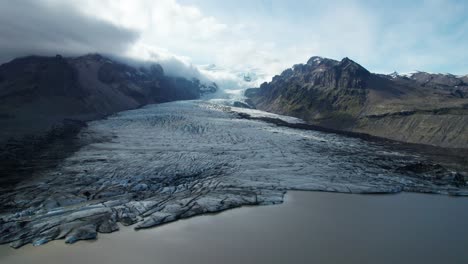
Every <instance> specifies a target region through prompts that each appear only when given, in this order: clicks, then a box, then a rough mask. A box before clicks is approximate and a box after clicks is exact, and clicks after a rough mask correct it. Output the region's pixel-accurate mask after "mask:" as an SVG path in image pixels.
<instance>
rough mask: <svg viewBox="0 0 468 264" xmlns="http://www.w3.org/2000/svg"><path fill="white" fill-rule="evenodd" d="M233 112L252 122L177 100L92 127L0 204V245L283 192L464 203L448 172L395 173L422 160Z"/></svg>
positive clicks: (274, 197)
mask: <svg viewBox="0 0 468 264" xmlns="http://www.w3.org/2000/svg"><path fill="white" fill-rule="evenodd" d="M236 111H243V112H244V114H245V111H248V113H247V114H254V115H259V116H261V115H262V114H261V113H260V112H259V111H253V110H240V109H235V108H231V107H228V106H223V105H218V104H215V103H212V102H209V101H183V102H172V103H165V104H160V105H149V106H146V107H144V108H141V109H137V110H131V111H125V112H121V113H119V114H117V115H114V116H112V117H109V118H107V119H105V120H100V121H94V122H90V123H89V127H88V128H86V129H85V130H83V131H82V132H81V133H80V135H79V138H80V140H81V141H83V142H90V143H89V144H86V145H85V146H83V147H82V148H81V149H80V150H79V151H77V152H76V153H74V154H73V155H72V156H70V157H68V158H66V159H65V160H63V162H62V163H61V164H60V165H59V166H58V167H56V168H54V169H50V170H47V171H41V172H36V173H35V175H34V177H32V178H31V180H29V181H25V182H22V183H21V184H20V185H18V186H16V188H15V189H14V190H11V191H9V192H5V193H2V194H0V201H1V204H2V206H3V208H2V211H3V212H4V213H3V214H2V215H1V219H0V243H11V245H12V246H13V247H20V246H22V245H24V244H27V243H33V244H35V245H40V244H43V243H47V242H48V241H50V240H54V239H65V241H66V242H67V243H73V242H75V241H77V240H81V239H93V238H96V236H97V233H107V232H113V231H116V230H118V225H117V223H118V222H120V223H122V224H124V225H132V224H135V228H148V227H152V226H156V225H160V224H163V223H167V222H170V221H174V220H177V219H180V218H186V217H190V216H193V215H197V214H202V213H208V212H217V211H221V210H225V209H229V208H233V207H238V206H242V205H261V204H275V203H281V202H282V199H283V195H284V193H285V192H286V191H287V190H315V191H330V192H346V193H393V192H400V191H420V192H434V193H443V194H456V195H467V194H468V192H467V190H466V189H463V188H459V187H456V186H454V185H453V184H451V182H450V181H449V180H450V179H451V178H450V177H452V176H451V175H452V174H451V172H449V171H447V172H446V173H447V175H443V177H442V178H443V179H448V180H447V181H445V182H442V183H441V182H434V181H432V180H431V178H430V177H429V176H430V175H429V174H430V173H432V172H431V170H428V171H422V172H420V171H415V170H412V171H411V170H409V169H408V170H407V171H406V170H402V168H412V167H411V166H412V165H414V164H425V162H427V161H425V160H424V159H423V158H421V157H418V156H415V155H410V154H407V153H400V152H395V151H392V150H389V149H387V148H386V146H385V145H382V144H378V143H371V142H367V141H364V140H361V139H358V138H349V137H344V136H340V135H336V134H327V133H322V132H317V131H308V130H298V129H292V128H287V127H279V126H275V125H274V124H269V123H266V122H261V121H257V120H248V119H240V118H238V113H236ZM265 115H266V116H268V117H271V114H265ZM280 118H281V117H280ZM283 120H284V119H283ZM286 120H287V119H286ZM408 166H410V167H408ZM437 173H441V172H440V171H438V172H437ZM444 177H445V178H444Z"/></svg>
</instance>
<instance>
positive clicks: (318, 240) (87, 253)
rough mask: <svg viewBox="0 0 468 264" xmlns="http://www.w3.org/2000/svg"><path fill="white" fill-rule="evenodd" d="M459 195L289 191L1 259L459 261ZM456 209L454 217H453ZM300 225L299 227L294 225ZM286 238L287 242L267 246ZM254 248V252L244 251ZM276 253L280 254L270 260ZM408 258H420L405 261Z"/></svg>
mask: <svg viewBox="0 0 468 264" xmlns="http://www.w3.org/2000/svg"><path fill="white" fill-rule="evenodd" d="M460 199H462V200H460ZM463 199H466V198H454V197H448V196H436V195H431V194H409V193H399V194H396V195H375V196H367V195H366V196H363V195H351V196H350V195H347V194H340V193H322V192H308V191H306V192H304V191H288V192H287V194H286V195H285V200H284V203H282V204H279V205H272V206H242V207H240V208H235V209H229V210H225V211H223V212H220V213H215V214H209V215H199V216H194V217H191V218H187V219H182V220H178V221H175V222H172V223H170V224H164V225H160V226H157V227H154V228H149V229H145V230H133V228H132V226H128V227H121V229H120V231H119V232H114V233H112V234H103V235H102V236H100V238H99V240H91V241H80V242H78V243H76V244H74V245H66V244H65V243H63V241H52V242H50V243H49V244H47V245H42V246H39V247H35V246H33V245H26V246H24V247H23V248H21V249H18V250H15V249H12V248H9V247H8V246H7V245H1V246H0V260H2V261H5V263H9V264H10V263H11V264H13V263H14V264H16V263H18V264H19V263H22V264H28V263H37V261H40V262H46V261H47V263H52V264H55V263H57V264H58V263H64V262H65V261H66V262H67V263H83V262H88V263H89V262H103V261H104V262H106V263H107V262H110V261H112V262H113V263H128V261H130V260H132V261H133V262H132V263H136V264H139V263H147V262H148V260H150V259H151V260H153V262H155V263H159V262H158V261H160V262H161V263H167V262H168V261H170V262H171V263H187V260H192V263H219V259H218V258H216V254H214V253H215V252H232V253H235V254H236V256H237V257H242V258H243V263H256V262H258V261H260V260H262V261H263V260H265V258H268V259H269V260H270V262H269V263H281V262H282V263H284V261H287V260H290V259H294V260H295V261H297V260H298V259H308V260H310V261H312V260H314V261H319V260H321V261H320V263H362V261H364V260H369V261H370V260H373V261H374V262H375V261H376V260H377V259H375V258H376V257H379V256H378V254H377V253H380V254H381V253H382V252H384V251H385V252H386V253H385V254H384V255H387V254H391V252H392V251H394V250H395V248H400V247H401V248H406V249H407V250H405V251H402V252H403V253H402V254H403V255H398V256H395V255H393V257H392V258H390V259H388V260H387V261H389V262H388V263H392V261H393V263H395V262H394V261H395V258H399V261H398V263H422V262H424V263H438V261H440V259H442V258H444V259H445V260H446V261H447V259H452V260H453V259H464V257H463V255H460V254H461V252H465V253H464V254H465V257H466V251H464V250H463V245H464V243H463V242H461V241H460V239H464V240H466V237H467V236H465V233H466V234H468V229H466V228H463V225H462V226H460V224H461V223H462V222H463V219H464V218H463V217H462V216H461V215H462V214H464V215H466V214H467V210H464V209H463V208H465V209H466V203H465V201H463ZM306 208H308V210H305V209H306ZM434 208H437V209H438V210H439V209H440V210H442V211H438V210H433V209H434ZM382 214H384V215H382ZM457 214H459V215H458V217H454V216H456V215H457ZM444 215H445V216H446V217H443V216H444ZM344 216H346V217H345V218H344V219H343V217H344ZM421 217H424V219H425V221H426V223H425V224H421V222H420V221H421V220H420V219H421ZM329 218H333V219H336V220H335V221H336V225H335V224H332V223H330V222H329V221H324V220H326V219H329ZM387 218H389V219H390V220H387V222H386V223H383V222H381V221H379V219H387ZM403 218H404V219H405V225H404V226H400V223H399V222H396V221H395V220H396V219H403ZM457 219H458V220H457ZM299 222H300V223H302V222H304V224H303V225H299V224H298V223H299ZM376 222H377V223H379V224H376ZM306 223H307V224H306ZM371 223H373V224H371ZM381 225H383V226H387V228H382V227H381ZM397 226H398V228H399V229H401V230H399V231H400V232H398V235H396V234H395V232H396V230H394V228H397ZM363 227H365V228H364V229H362V228H363ZM460 228H461V229H460ZM405 230H406V231H405ZM410 230H412V231H413V232H410ZM423 230H424V231H426V230H427V234H426V235H425V236H424V237H420V236H417V235H414V234H417V233H418V232H422V231H423ZM455 231H457V233H454V232H455ZM298 232H300V233H298ZM330 232H331V233H330ZM376 232H377V233H376ZM312 234H313V235H312ZM452 236H455V237H452ZM351 237H353V238H354V239H353V243H352V244H350V245H349V246H351V247H356V249H355V250H347V249H346V248H345V247H343V246H345V245H346V244H347V243H346V242H347V241H348V239H349V238H351ZM428 237H431V238H432V239H428ZM332 238H333V239H332ZM197 241H198V242H197ZM285 241H288V244H289V245H290V246H288V247H283V248H282V250H274V249H275V248H277V246H280V245H284V242H285ZM371 241H372V242H371ZM415 241H419V242H418V243H419V244H418V243H415ZM451 241H459V244H458V245H454V244H453V243H452V242H451ZM200 242H201V243H200ZM427 243H430V244H431V246H433V247H437V248H438V250H436V251H434V254H438V255H437V256H435V255H434V254H432V253H429V252H426V251H421V250H420V247H421V249H422V248H425V247H423V246H422V245H425V246H426V247H427V246H428V245H426V244H427ZM421 244H422V245H421ZM254 245H256V247H255V248H256V250H254V251H251V249H252V248H253V247H254ZM313 245H314V246H313ZM320 245H322V246H320ZM435 245H437V246H435ZM349 246H348V247H349ZM171 249H172V250H171ZM215 249H216V251H214V250H215ZM278 249H279V248H278ZM196 252H199V253H196ZM201 252H204V253H201ZM249 252H250V253H249ZM365 252H366V255H365V256H366V257H365V258H364V259H363V256H362V254H364V253H365ZM371 252H374V253H371ZM213 254H214V255H213ZM230 255H231V254H227V255H224V254H223V256H226V259H225V261H227V263H231V262H232V263H236V261H237V263H238V261H239V259H238V258H236V257H234V258H229V257H227V256H230ZM344 255H346V256H347V258H345V259H346V261H345V260H344V259H341V257H342V256H344ZM279 256H283V258H282V259H281V260H279V259H277V260H275V258H277V257H279ZM403 257H404V258H403ZM270 258H271V259H270ZM285 258H286V259H285ZM413 258H414V259H415V260H416V259H417V260H418V261H419V262H418V261H416V262H414V261H410V259H413ZM404 259H405V260H404ZM216 261H217V262H216ZM449 262H450V261H449Z"/></svg>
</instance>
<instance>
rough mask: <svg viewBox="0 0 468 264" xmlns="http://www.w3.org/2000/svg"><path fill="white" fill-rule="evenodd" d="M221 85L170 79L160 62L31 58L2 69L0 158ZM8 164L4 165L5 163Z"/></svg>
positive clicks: (94, 56)
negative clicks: (123, 114)
mask: <svg viewBox="0 0 468 264" xmlns="http://www.w3.org/2000/svg"><path fill="white" fill-rule="evenodd" d="M216 90H217V85H216V84H215V83H211V84H203V83H201V82H200V81H198V80H196V79H193V80H187V79H184V78H177V77H170V76H167V75H165V74H164V70H163V68H162V67H161V66H160V65H158V64H152V65H147V66H144V67H143V66H142V67H133V66H129V65H126V64H124V63H120V62H117V61H115V60H111V59H109V58H106V57H104V56H101V55H99V54H90V55H85V56H80V57H73V58H64V57H62V56H60V55H57V56H55V57H40V56H29V57H24V58H18V59H14V60H12V61H11V62H8V63H5V64H3V65H1V66H0V126H1V127H2V129H1V131H0V158H1V159H2V161H5V160H7V159H10V158H12V157H13V159H16V158H17V157H16V156H17V155H18V154H19V153H22V154H24V153H26V152H31V151H25V150H24V147H25V146H27V147H31V148H37V149H42V147H36V146H40V143H41V142H43V141H44V139H51V138H55V137H57V136H58V135H63V134H64V133H67V132H69V131H71V132H73V131H76V130H77V129H80V127H81V126H84V125H85V123H84V121H89V120H95V119H99V118H103V117H105V116H107V115H110V114H113V113H116V112H119V111H123V110H127V109H133V108H138V107H140V106H143V105H145V104H150V103H161V102H168V101H174V100H186V99H197V98H199V97H200V96H201V95H202V94H204V93H209V92H215V91H216ZM2 164H3V163H2Z"/></svg>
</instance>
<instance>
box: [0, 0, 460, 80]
mask: <svg viewBox="0 0 468 264" xmlns="http://www.w3.org/2000/svg"><path fill="white" fill-rule="evenodd" d="M466 11H468V10H467V5H466V4H463V3H460V2H456V1H437V0H428V1H422V0H421V1H419V2H418V3H406V2H400V3H398V2H396V3H393V2H392V4H385V3H379V4H376V3H373V2H372V1H358V0H350V1H341V0H338V1H322V0H315V1H294V2H289V1H247V0H236V1H230V0H226V1H215V0H203V1H201V0H156V1H155V0H100V1H94V0H75V1H74V0H70V1H66V2H64V1H60V0H36V1H32V0H24V1H15V2H14V3H12V2H9V3H0V35H2V38H1V39H0V60H1V59H3V60H5V58H8V57H11V56H18V55H27V54H22V53H46V54H55V53H65V54H67V53H73V54H79V53H86V52H103V53H110V54H114V55H117V56H126V57H129V58H132V59H139V60H147V61H158V62H160V63H161V64H162V65H163V67H164V68H165V71H166V72H167V73H169V74H171V75H179V76H186V77H195V78H199V79H203V78H210V79H214V80H216V81H218V82H220V83H223V84H224V85H226V86H234V85H240V86H248V85H254V84H256V83H245V82H243V81H242V78H241V79H239V77H242V73H243V72H246V71H247V72H248V71H255V72H257V73H258V75H259V76H260V77H259V79H258V80H257V82H260V81H263V80H268V79H269V78H271V76H273V75H274V74H278V73H280V72H281V71H282V70H284V69H285V68H287V67H290V66H292V65H293V64H296V63H301V62H305V61H307V59H308V58H309V57H310V56H313V55H319V56H325V57H331V58H335V59H341V58H342V57H345V56H348V57H351V58H353V59H355V60H356V61H358V62H359V63H361V64H363V65H364V66H365V67H367V68H369V69H370V70H371V71H378V72H391V71H393V70H399V71H410V70H414V69H421V70H428V71H433V72H438V71H451V72H453V73H455V74H466V72H468V66H467V65H466V63H464V62H466V60H467V59H468V54H467V53H466V52H465V48H466V46H467V44H468V43H467V40H468V36H467V35H466V34H467V30H466V28H468V20H467V19H466V18H464V17H465V16H464V14H465V13H466ZM3 36H7V37H6V38H4V37H3ZM208 64H216V65H217V66H218V67H217V68H216V69H217V70H210V69H207V68H206V67H199V66H197V65H208Z"/></svg>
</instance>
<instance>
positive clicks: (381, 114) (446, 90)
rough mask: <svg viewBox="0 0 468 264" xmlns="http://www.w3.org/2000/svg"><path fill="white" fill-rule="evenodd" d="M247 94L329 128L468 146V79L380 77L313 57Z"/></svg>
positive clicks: (265, 106)
mask: <svg viewBox="0 0 468 264" xmlns="http://www.w3.org/2000/svg"><path fill="white" fill-rule="evenodd" d="M245 95H246V96H247V97H249V98H250V99H251V102H252V103H253V104H254V105H255V107H257V108H258V109H261V110H265V111H270V112H274V113H279V114H284V115H291V116H295V117H299V118H302V119H304V120H305V121H307V122H308V123H311V124H314V125H318V126H322V127H325V128H329V129H334V130H342V131H351V132H358V133H365V134H370V135H373V136H378V137H383V138H389V139H393V140H397V141H403V142H410V143H418V144H428V145H435V146H440V147H450V148H468V83H467V78H466V76H465V77H457V76H455V75H451V74H431V73H425V72H415V73H412V74H404V75H400V74H398V73H396V72H395V73H392V74H389V75H385V74H375V73H371V72H369V71H368V70H367V69H365V68H364V67H362V66H361V65H359V64H358V63H356V62H355V61H353V60H351V59H349V58H344V59H342V60H341V61H337V60H332V59H328V58H322V57H312V58H310V59H309V61H308V62H307V63H306V64H297V65H294V66H293V67H292V68H290V69H287V70H285V71H283V72H282V73H281V74H280V75H277V76H275V77H273V79H272V81H271V82H269V83H263V84H262V85H261V86H260V88H255V89H249V90H247V91H246V94H245Z"/></svg>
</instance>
